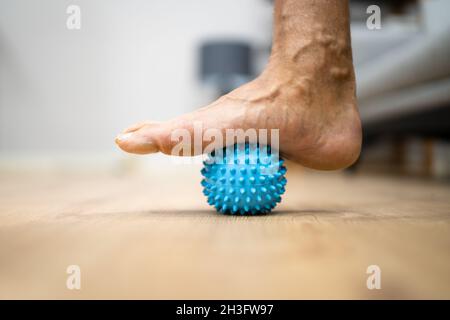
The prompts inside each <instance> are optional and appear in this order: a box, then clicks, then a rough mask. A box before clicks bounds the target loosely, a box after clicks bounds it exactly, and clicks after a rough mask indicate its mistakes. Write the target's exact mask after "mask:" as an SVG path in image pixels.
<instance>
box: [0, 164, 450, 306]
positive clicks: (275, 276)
mask: <svg viewBox="0 0 450 320" xmlns="http://www.w3.org/2000/svg"><path fill="white" fill-rule="evenodd" d="M288 170H289V171H288V181H289V182H288V186H287V193H286V195H285V197H284V199H283V202H282V203H281V205H280V206H279V207H278V208H277V210H276V211H275V212H274V213H273V214H270V215H266V216H260V217H229V216H222V215H218V214H216V213H215V212H214V211H213V210H211V209H210V208H209V207H208V206H207V204H206V203H205V200H204V197H203V195H202V194H201V188H200V186H199V181H200V174H199V172H198V168H195V167H194V168H192V167H189V166H175V169H174V168H173V167H171V168H163V169H158V170H156V169H155V170H153V171H150V172H147V174H145V175H113V174H99V173H98V174H94V173H89V174H88V173H76V174H75V173H69V172H59V173H27V174H18V173H14V174H13V173H1V174H0V298H3V299H4V298H32V299H34V298H63V299H64V298H76V299H78V298H192V299H195V298H234V299H241V298H253V299H257V298H268V299H271V298H277V299H281V298H286V299H298V298H333V299H334V298H344V299H345V298H374V299H378V298H446V299H449V298H450V273H449V270H450V250H449V248H450V232H449V231H450V200H449V199H450V188H449V185H446V184H443V183H435V182H428V181H423V180H412V179H404V178H403V179H401V178H388V177H376V176H362V175H361V176H360V175H354V176H351V175H344V174H342V173H318V172H309V171H304V170H301V169H299V168H297V167H294V166H293V165H291V164H289V167H288ZM68 265H79V266H80V268H81V283H82V287H81V290H68V289H67V287H66V279H67V277H68V274H66V268H67V266H68ZM369 265H378V266H379V267H380V268H381V272H382V278H381V279H382V280H381V285H382V288H381V289H380V290H368V289H367V287H366V280H367V277H368V275H367V274H366V269H367V267H368V266H369Z"/></svg>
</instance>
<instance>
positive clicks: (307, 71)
mask: <svg viewBox="0 0 450 320" xmlns="http://www.w3.org/2000/svg"><path fill="white" fill-rule="evenodd" d="M195 121H201V122H202V123H203V129H204V130H205V129H208V128H216V129H219V130H222V131H224V130H225V129H227V128H232V129H239V128H241V129H244V130H247V129H249V128H255V129H279V130H280V151H281V154H282V155H283V156H284V157H286V158H288V159H291V160H293V161H296V162H298V163H300V164H302V165H304V166H307V167H310V168H315V169H323V170H331V169H340V168H344V167H347V166H349V165H351V164H352V163H353V162H354V161H356V159H357V158H358V156H359V153H360V149H361V124H360V119H359V113H358V109H357V106H356V100H355V76H354V71H353V63H352V52H351V47H350V30H349V13H348V2H347V1H344V0H340V1H327V0H276V1H275V21H274V42H273V47H272V53H271V57H270V60H269V63H268V65H267V67H266V68H265V70H264V72H263V73H262V74H261V75H260V76H259V77H258V78H256V79H255V80H253V81H251V82H249V83H247V84H245V85H243V86H241V87H239V88H237V89H236V90H234V91H232V92H230V93H229V94H226V95H224V96H222V97H221V98H219V99H218V100H217V101H215V102H213V103H212V104H210V105H209V106H206V107H203V108H201V109H199V110H196V111H194V112H192V113H189V114H185V115H183V116H180V117H178V118H175V119H173V120H170V121H167V122H162V123H154V122H153V123H152V122H148V123H147V122H146V123H141V124H138V125H134V126H133V127H131V128H129V129H127V130H125V132H124V133H123V134H121V135H119V136H118V137H117V139H116V142H117V144H118V145H119V146H120V148H122V149H123V150H125V151H127V152H132V153H139V154H145V153H153V152H158V151H161V152H163V153H166V154H170V153H171V150H172V148H173V147H174V145H176V144H177V142H172V141H171V132H172V131H173V130H175V129H177V128H185V129H187V130H191V131H192V130H193V123H194V122H195ZM204 144H205V145H207V144H209V141H206V142H205V143H204Z"/></svg>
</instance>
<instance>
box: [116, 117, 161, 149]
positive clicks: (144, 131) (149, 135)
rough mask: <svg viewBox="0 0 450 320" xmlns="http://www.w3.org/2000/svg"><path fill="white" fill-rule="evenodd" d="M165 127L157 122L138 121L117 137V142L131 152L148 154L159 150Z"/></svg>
mask: <svg viewBox="0 0 450 320" xmlns="http://www.w3.org/2000/svg"><path fill="white" fill-rule="evenodd" d="M162 132H163V128H162V127H161V124H159V123H156V122H151V123H150V122H147V123H138V124H136V125H133V126H131V127H129V128H127V129H126V130H125V131H124V132H123V133H121V134H119V135H118V136H117V137H116V140H115V141H116V144H117V145H118V146H119V147H120V148H121V149H122V150H123V151H126V152H129V153H136V154H147V153H155V152H158V151H159V149H160V147H159V144H158V142H159V140H160V137H161V133H162Z"/></svg>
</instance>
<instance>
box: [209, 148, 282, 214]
mask: <svg viewBox="0 0 450 320" xmlns="http://www.w3.org/2000/svg"><path fill="white" fill-rule="evenodd" d="M203 163H204V168H203V169H202V171H201V173H202V175H203V176H204V179H203V180H202V183H201V184H202V186H203V188H204V189H203V194H204V195H205V196H206V197H207V198H208V203H209V204H210V205H212V206H214V207H215V208H216V209H217V211H219V212H222V213H224V214H240V215H255V214H261V213H268V212H270V211H271V210H272V209H273V208H275V206H276V205H277V203H279V202H280V201H281V195H282V194H283V193H284V191H285V185H286V182H287V180H286V178H285V176H284V175H285V173H286V167H285V166H284V165H283V164H284V160H282V159H281V158H279V157H278V153H275V152H272V150H271V148H270V146H265V145H259V144H256V143H255V144H249V143H242V144H235V145H233V146H230V147H225V148H223V149H219V150H215V151H213V152H212V153H211V154H210V155H209V156H208V159H206V160H205V161H204V162H203Z"/></svg>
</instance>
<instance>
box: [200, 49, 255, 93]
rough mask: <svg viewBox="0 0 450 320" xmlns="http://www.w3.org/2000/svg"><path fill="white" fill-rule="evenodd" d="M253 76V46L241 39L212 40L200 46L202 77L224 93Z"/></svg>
mask: <svg viewBox="0 0 450 320" xmlns="http://www.w3.org/2000/svg"><path fill="white" fill-rule="evenodd" d="M251 76H252V67H251V47H250V45H249V44H247V43H245V42H240V41H210V42H205V43H204V44H203V45H202V46H201V48H200V78H201V80H202V82H203V83H206V84H208V85H213V86H214V87H216V88H217V90H218V95H223V94H225V93H228V92H230V91H231V90H233V89H235V88H237V87H238V86H240V85H242V84H244V83H245V82H247V81H249V80H250V78H251Z"/></svg>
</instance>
